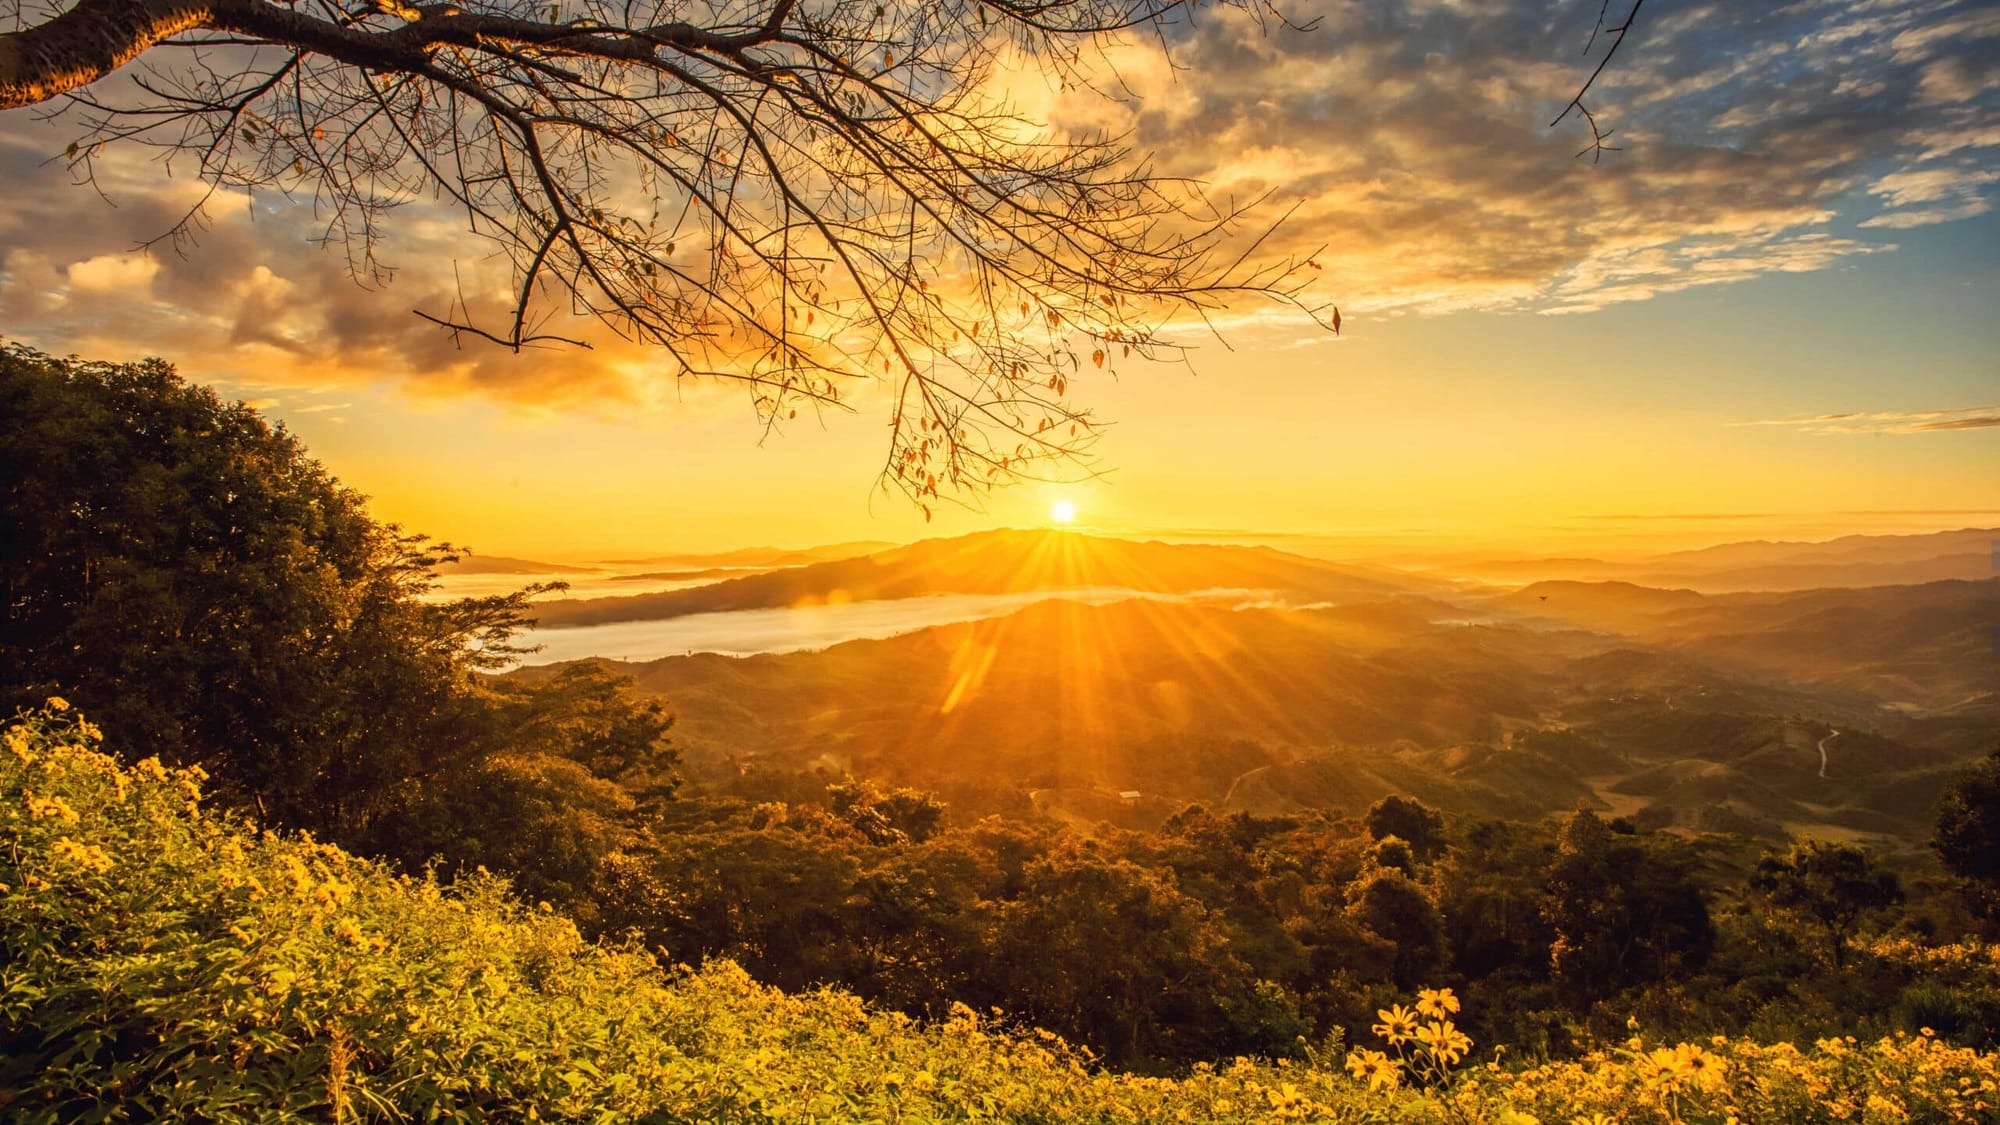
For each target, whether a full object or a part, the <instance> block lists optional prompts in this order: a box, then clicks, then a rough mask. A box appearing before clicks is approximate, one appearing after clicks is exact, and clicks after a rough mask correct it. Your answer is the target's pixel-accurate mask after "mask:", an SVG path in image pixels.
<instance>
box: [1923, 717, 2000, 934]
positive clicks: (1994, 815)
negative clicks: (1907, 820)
mask: <svg viewBox="0 0 2000 1125" xmlns="http://www.w3.org/2000/svg"><path fill="white" fill-rule="evenodd" d="M1931 848H1932V850H1934V851H1936V852H1937V856H1938V859H1940V860H1942V861H1943V862H1944V865H1945V868H1946V869H1947V870H1949V871H1951V873H1952V874H1954V875H1957V876H1959V877H1960V878H1962V879H1965V880H1966V881H1967V882H1968V883H1969V884H1971V886H1972V887H1973V888H1975V898H1976V899H1977V900H1978V901H1979V904H1980V906H1981V907H1982V908H1983V909H1984V910H1985V911H1986V912H1987V913H2000V750H1996V751H1994V752H1993V753H1992V754H1990V755H1988V756H1987V757H1986V758H1985V759H1984V760H1982V761H1981V762H1979V763H1978V764H1977V765H1975V766H1973V767H1972V768H1971V769H1969V770H1967V771H1966V773H1965V776H1964V777H1961V778H1960V779H1959V780H1958V782H1957V784H1955V785H1953V786H1952V787H1951V788H1950V789H1949V790H1947V791H1946V792H1945V795H1944V799H1943V801H1941V802H1940V803H1939V805H1938V816H1937V833H1936V835H1935V836H1933V837H1932V839H1931Z"/></svg>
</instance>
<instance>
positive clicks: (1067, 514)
mask: <svg viewBox="0 0 2000 1125" xmlns="http://www.w3.org/2000/svg"><path fill="white" fill-rule="evenodd" d="M1049 520H1050V521H1051V522H1053V523H1061V524H1070V523H1075V522H1076V505H1075V504H1072V503H1070V502H1069V501H1067V500H1058V501H1056V502H1055V503H1053V504H1051V505H1049Z"/></svg>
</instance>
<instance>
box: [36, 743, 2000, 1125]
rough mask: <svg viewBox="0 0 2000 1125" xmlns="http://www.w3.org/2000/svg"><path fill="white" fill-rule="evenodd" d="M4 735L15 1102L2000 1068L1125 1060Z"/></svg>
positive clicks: (1976, 1063)
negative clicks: (887, 995) (322, 839)
mask: <svg viewBox="0 0 2000 1125" xmlns="http://www.w3.org/2000/svg"><path fill="white" fill-rule="evenodd" d="M5 737H6V740H7V746H8V749H9V752H8V753H6V754H0V810H4V811H0V845H4V847H0V880H3V881H4V882H3V883H0V954H4V957H5V963H6V964H7V966H8V980H9V990H8V991H9V1001H8V1003H7V1005H6V1006H5V1008H4V1010H0V1044H4V1045H5V1048H6V1050H5V1053H4V1055H0V1111H4V1112H5V1113H6V1115H7V1116H8V1118H9V1119H10V1120H18V1121H35V1122H39V1121H62V1120H74V1119H79V1118H87V1119H90V1120H101V1121H142V1120H201V1121H212V1122H218V1123H227V1125H234V1123H237V1122H246V1123H247V1122H252V1121H264V1120H274V1119H305V1120H337V1121H393V1120H453V1121H475V1120H605V1121H730V1122H744V1123H749V1122H777V1121H797V1120H819V1121H828V1122H836V1121H878V1120H902V1121H913V1122H914V1121H946V1120H952V1121H958V1120H969V1119H972V1118H973V1117H974V1116H975V1111H976V1116H977V1117H979V1118H983V1119H994V1120H1016V1121H1051V1122H1054V1121H1083V1120H1090V1121H1106V1122H1132V1123H1138V1122H1148V1121H1163V1120H1187V1121H1214V1122H1241V1123H1247V1122H1250V1121H1268V1120H1298V1121H1305V1120H1316V1121H1326V1120H1355V1119H1364V1118H1386V1119H1392V1120H1398V1121H1409V1122H1417V1123H1431V1122H1443V1121H1446V1120H1453V1121H1462V1120H1464V1119H1465V1118H1464V1117H1463V1114H1465V1113H1466V1112H1467V1111H1468V1109H1469V1110H1470V1111H1471V1112H1472V1113H1474V1114H1476V1115H1478V1119H1480V1120H1496V1121H1498V1120H1516V1121H1518V1120H1522V1119H1524V1118H1523V1115H1524V1114H1534V1115H1546V1116H1545V1117H1544V1118H1543V1119H1546V1120H1568V1119H1571V1118H1572V1117H1573V1116H1574V1115H1577V1114H1588V1113H1598V1112H1617V1111H1618V1110H1619V1108H1620V1107H1621V1106H1624V1105H1627V1104H1630V1102H1631V1100H1632V1099H1634V1098H1654V1097H1671V1098H1672V1099H1673V1102H1672V1104H1673V1105H1675V1106H1676V1107H1677V1108H1678V1109H1680V1110H1681V1111H1684V1112H1685V1113H1686V1114H1688V1115H1689V1117H1690V1119H1697V1118H1694V1116H1693V1115H1695V1114H1701V1115H1703V1116H1702V1117H1701V1118H1699V1119H1707V1118H1709V1117H1717V1116H1718V1115H1720V1114H1721V1113H1722V1112H1723V1108H1724V1107H1725V1106H1727V1107H1729V1108H1730V1109H1731V1110H1732V1111H1739V1112H1743V1113H1750V1114H1755V1115H1757V1116H1756V1117H1753V1118H1752V1119H1759V1120H1807V1119H1812V1118H1810V1116H1809V1115H1810V1114H1814V1113H1817V1112H1819V1111H1820V1110H1822V1109H1824V1108H1825V1102H1826V1097H1825V1093H1824V1090H1825V1089H1826V1088H1827V1084H1828V1083H1829V1082H1830V1081H1831V1080H1833V1079H1834V1078H1835V1077H1837V1078H1838V1081H1839V1083H1840V1088H1841V1089H1842V1090H1843V1091H1845V1094H1844V1095H1843V1097H1844V1098H1846V1099H1850V1100H1851V1103H1852V1104H1853V1105H1855V1106H1859V1105H1861V1104H1863V1103H1864V1101H1872V1100H1873V1099H1877V1098H1884V1097H1894V1098H1896V1099H1897V1103H1896V1104H1898V1105H1899V1106H1904V1107H1908V1112H1910V1113H1911V1114H1912V1119H1914V1120H1936V1121H1946V1120H1972V1119H1973V1118H1972V1117H1968V1116H1966V1113H1967V1112H1983V1111H1979V1110H1977V1108H1976V1106H1975V1105H1974V1104H1973V1103H1974V1099H1975V1098H1976V1097H1977V1096H1978V1094H1977V1091H1979V1090H1981V1089H1990V1088H1991V1086H1992V1084H1993V1083H1994V1082H1995V1080H1996V1079H2000V1057H1996V1056H1994V1055H1992V1054H1990V1053H1981V1052H1979V1051H1976V1050H1973V1049H1970V1048H1955V1047H1950V1046H1947V1045H1945V1044H1943V1043H1940V1042H1936V1041H1934V1040H1932V1039H1931V1038H1929V1037H1928V1029H1926V1034H1925V1036H1922V1037H1919V1036H1912V1035H1908V1034H1905V1033H1902V1032H1897V1033H1895V1034H1892V1035H1885V1036H1884V1037H1882V1038H1881V1039H1879V1040H1876V1041H1868V1042H1862V1043H1859V1044H1857V1045H1854V1046H1849V1045H1848V1044H1847V1043H1845V1042H1844V1041H1843V1042H1837V1043H1835V1044H1833V1045H1830V1046H1822V1047H1818V1048H1806V1049H1788V1050H1785V1051H1783V1052H1782V1053H1780V1052H1777V1051H1772V1050H1768V1049H1766V1048H1762V1047H1760V1046H1758V1045H1757V1044H1756V1043H1755V1042H1753V1041H1751V1040H1749V1039H1728V1038H1724V1037H1720V1036H1718V1037H1715V1038H1714V1039H1711V1040H1705V1041H1704V1046H1702V1047H1698V1048H1697V1047H1689V1046H1679V1047H1674V1046H1670V1045H1662V1046H1660V1047H1659V1048H1658V1050H1656V1051H1655V1052H1654V1053H1653V1054H1652V1055H1643V1054H1642V1055H1635V1054H1633V1053H1631V1052H1610V1051H1596V1052H1592V1053H1589V1054H1587V1055H1585V1056H1583V1057H1581V1058H1578V1059H1576V1060H1573V1061H1569V1062H1561V1063H1548V1064H1544V1065H1542V1066H1540V1067H1537V1068H1535V1069H1534V1070H1533V1071H1532V1072H1529V1073H1523V1074H1517V1073H1514V1072H1512V1071H1511V1070H1508V1069H1502V1068H1499V1067H1497V1066H1496V1067H1494V1068H1491V1069H1489V1068H1486V1067H1481V1066H1473V1065H1470V1061H1471V1060H1470V1059H1468V1058H1466V1057H1465V1056H1464V1055H1463V1054H1462V1052H1463V1051H1465V1050H1468V1049H1472V1048H1475V1047H1477V1046H1478V1045H1477V1044H1472V1043H1470V1042H1469V1041H1467V1042H1465V1044H1464V1045H1463V1046H1462V1047H1454V1049H1453V1050H1452V1051H1450V1052H1449V1054H1448V1055H1447V1054H1445V1053H1439V1054H1436V1055H1433V1056H1430V1057H1428V1058H1427V1057H1426V1056H1425V1054H1424V1053H1423V1051H1422V1049H1421V1048H1418V1047H1417V1044H1416V1043H1415V1041H1414V1040H1407V1039H1405V1038H1399V1037H1396V1036H1395V1035H1394V1034H1393V1032H1392V1035H1391V1038H1390V1039H1389V1041H1388V1042H1386V1043H1384V1044H1383V1046H1385V1047H1386V1048H1388V1050H1389V1051H1391V1052H1394V1057H1392V1056H1391V1055H1389V1054H1380V1053H1377V1052H1376V1051H1374V1050H1373V1049H1372V1048H1367V1047H1359V1046H1358V1047H1357V1049H1356V1050H1355V1051H1352V1052H1348V1053H1346V1054H1345V1056H1344V1057H1343V1055H1342V1053H1341V1051H1340V1050H1339V1048H1338V1047H1337V1046H1335V1047H1333V1048H1331V1049H1329V1050H1326V1051H1324V1052H1323V1053H1310V1054H1308V1055H1307V1056H1306V1057H1305V1058H1304V1059H1302V1060H1298V1061H1290V1060H1288V1061H1281V1062H1276V1063H1272V1062H1253V1061H1249V1060H1241V1059H1239V1060H1237V1061H1236V1062H1235V1063H1234V1064H1231V1065H1228V1066H1225V1067H1203V1068H1199V1069H1196V1070H1194V1071H1192V1072H1191V1073H1188V1074H1186V1075H1184V1076H1181V1077H1174V1078H1141V1077H1134V1076H1131V1075H1122V1074H1116V1073H1110V1072H1106V1071H1103V1070H1100V1069H1097V1068H1096V1067H1094V1066H1093V1065H1092V1062H1091V1060H1090V1059H1089V1058H1088V1057H1087V1056H1086V1055H1084V1054H1083V1053H1081V1052H1078V1051H1076V1050H1074V1049H1072V1048H1070V1047H1068V1046H1067V1045H1065V1044H1064V1043H1063V1042H1062V1041H1061V1040H1059V1039H1056V1038H1054V1037H1052V1036H1048V1035H1047V1034H1046V1033H1035V1034H1031V1033H1029V1032H1027V1031H1025V1030H1021V1029H1016V1028H1014V1027H1011V1026H1010V1025H1009V1024H1008V1023H1007V1022H1006V1021H1005V1020H1004V1019H996V1018H993V1017H990V1016H984V1015H981V1014H978V1013H975V1012H974V1011H973V1010H972V1009H970V1008H967V1007H965V1006H963V1005H958V1006H955V1007H954V1008H953V1009H952V1011H951V1013H950V1014H949V1016H948V1017H947V1018H946V1019H943V1020H940V1021H936V1022H932V1023H927V1024H918V1023H913V1022H912V1021H911V1020H909V1019H908V1018H906V1017H903V1016H900V1015H896V1014H892V1013H886V1012H883V1011H880V1010H876V1009H873V1008H870V1007H868V1006H866V1005H864V1004H862V1003H861V1002H859V1001H857V1000H856V999H854V998H853V997H852V996H850V995H848V994H845V993H841V992H838V991H832V990H818V991H813V992H809V993H805V994H800V995H788V994H785V993H782V992H779V991H777V990H775V989H771V988H767V987H764V986H761V985H758V984H756V983H754V982H752V981H751V980H750V979H749V978H748V977H747V976H746V975H745V974H744V973H743V972H742V971H741V970H740V969H737V968H736V967H735V966H734V965H731V964H729V963H727V962H720V963H715V964H711V965H709V966H708V967H706V968H704V969H702V970H701V971H699V972H691V971H685V970H681V971H674V972H668V971H665V970H663V969H662V968H661V967H660V966H659V965H658V963H657V962H655V961H654V959H653V958H652V957H651V956H650V955H648V954H646V953H644V952H641V951H639V950H636V949H633V948H629V947H624V948H620V947H606V946H601V945H595V944H592V943H589V942H586V941H584V940H583V939H581V938H580V937H579V936H578V933H577V929H576V927H575V926H574V925H573V924H572V923H571V922H570V921H569V920H568V919H566V918H564V917H562V916H560V915H558V914H555V913H553V912H550V911H548V910H547V909H546V908H544V909H542V910H533V909H529V908H527V907H526V906H525V905H523V904H519V903H516V902H514V901H512V900H510V898H509V897H508V896H507V894H506V892H505V889H504V886H503V885H501V884H500V883H498V882H497V881H496V880H493V879H491V878H488V877H484V876H482V877H479V878H474V879H470V880H467V881H466V882H464V883H461V884H460V885H458V886H455V887H444V886H440V885H439V884H438V883H437V882H436V881H435V880H434V879H433V878H431V877H428V876H427V877H425V878H423V879H411V878H408V877H406V876H398V875H396V874H394V873H393V872H391V871H390V870H389V869H387V868H385V867H382V866H380V865H377V864H374V863H370V862H367V861H363V860H358V859H356V858H354V857H352V856H350V855H348V854H346V853H344V852H342V851H341V850H340V849H338V848H335V847H331V846H328V845H322V844H316V843H313V842H312V841H310V840H307V839H301V838H297V837H291V836H282V835H279V834H275V833H265V834H259V833H257V832H255V831H254V830H253V828H252V826H250V825H247V824H245V823H243V822H240V821H236V820H232V819H229V818H228V817H226V816H224V817H217V816H215V815H214V814H213V813H212V812H204V811H203V809H202V808H201V806H200V804H199V803H198V801H199V798H198V789H199V783H200V780H201V779H200V777H199V775H196V774H191V773H182V772H180V771H170V770H165V769H162V768H160V766H159V764H158V762H157V760H155V759H150V758H149V759H145V760H144V761H141V762H140V763H139V765H138V766H136V767H132V768H127V767H124V766H121V765H120V764H119V763H118V761H117V760H116V759H114V758H111V757H109V756H107V755H104V754H101V753H98V752H96V751H93V750H89V749H85V748H84V747H83V746H81V745H79V744H78V743H79V742H82V741H87V740H88V737H87V730H86V729H85V728H82V727H79V726H78V725H76V724H74V723H73V722H72V721H71V719H70V716H68V715H66V714H64V713H62V712H60V711H55V710H45V711H42V712H40V713H38V714H34V715H29V716H26V717H25V718H24V720H22V721H17V722H16V723H15V724H13V725H11V726H10V727H9V728H8V729H7V731H6V732H5ZM56 934H60V935H62V937H63V940H51V935H56ZM1442 996H1450V994H1449V993H1445V994H1442ZM1441 1002H1442V1001H1441V999H1440V994H1435V993H1433V994H1429V995H1428V996H1427V997H1426V998H1425V1000H1424V1001H1423V1003H1424V1004H1425V1005H1437V1004H1440V1003H1441ZM1458 1009H1459V1002H1458V1000H1457V999H1456V997H1451V999H1450V1007H1449V1011H1454V1012H1455V1011H1457V1010H1458ZM1429 1010H1430V1011H1433V1012H1435V1013H1437V1015H1438V1016H1439V1017H1441V1022H1440V1023H1439V1024H1438V1025H1437V1027H1438V1028H1451V1025H1450V1023H1449V1020H1450V1016H1449V1015H1448V1014H1447V1012H1446V1009H1444V1008H1442V1007H1431V1008H1430V1009H1429ZM1435 1030H1436V1029H1435V1028H1434V1031H1435ZM1451 1031H1452V1034H1453V1035H1456V1034H1457V1033H1456V1029H1455V1028H1451ZM1357 1038H1359V1037H1357ZM1374 1041H1376V1040H1375V1039H1373V1038H1370V1039H1368V1040H1363V1042H1374ZM1404 1043H1407V1044H1408V1045H1407V1046H1399V1045H1400V1044H1404ZM1475 1057H1477V1056H1475ZM1398 1060H1408V1061H1406V1062H1399V1061H1398ZM1688 1060H1696V1061H1699V1062H1700V1063H1701V1065H1700V1066H1698V1067H1697V1066H1693V1065H1690V1064H1689V1062H1688ZM1426 1064H1428V1065H1430V1066H1431V1069H1430V1070H1429V1072H1428V1073H1429V1076H1430V1079H1431V1081H1430V1083H1429V1088H1428V1090H1420V1089H1418V1088H1416V1083H1415V1082H1414V1081H1413V1079H1414V1077H1415V1075H1416V1074H1417V1073H1418V1072H1419V1068H1420V1067H1422V1066H1424V1065H1426ZM1405 1068H1408V1069H1407V1074H1406V1069H1405ZM1453 1071H1457V1073H1456V1074H1453V1073H1452V1072H1453ZM1447 1075H1449V1076H1450V1077H1449V1078H1448V1079H1446V1080H1447V1081H1449V1082H1450V1087H1449V1094H1448V1095H1447V1094H1445V1093H1442V1092H1440V1091H1439V1089H1438V1087H1437V1080H1438V1079H1439V1078H1440V1077H1441V1076H1447ZM1663 1091H1664V1093H1663ZM1965 1091H1971V1092H1972V1093H1966V1092H1965Z"/></svg>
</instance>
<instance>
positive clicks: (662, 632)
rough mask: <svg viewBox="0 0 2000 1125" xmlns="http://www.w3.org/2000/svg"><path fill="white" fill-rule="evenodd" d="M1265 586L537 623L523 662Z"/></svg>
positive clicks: (843, 634)
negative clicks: (554, 625)
mask: <svg viewBox="0 0 2000 1125" xmlns="http://www.w3.org/2000/svg"><path fill="white" fill-rule="evenodd" d="M1270 596H1271V594H1270V592H1269V591H1266V590H1228V589H1216V590H1200V591H1197V592H1195V593H1192V594H1156V593H1148V592H1146V591H1143V590H1132V589H1126V588H1124V587H1115V586H1090V587H1081V588H1076V589H1068V590H1030V591H1025V592H1022V593H1016V594H931V595H927V596H924V597H917V598H898V599H895V600H892V601H866V602H849V603H847V604H845V605H816V606H805V607H800V608H796V609H745V610H732V611H730V612H726V613H696V614H689V615H687V616H685V617H673V618H667V619H665V620H661V621H620V622H615V623H613V624H609V625H589V626H583V627H579V628H570V629H536V630H534V631H533V632H531V633H528V634H527V635H526V637H525V639H526V640H527V641H528V642H529V643H531V644H538V645H541V646H542V647H541V650H540V651H539V652H536V653H533V654H531V655H529V656H528V657H526V659H525V660H524V663H528V664H551V663H555V662H558V661H563V660H582V659H585V658H587V657H593V656H596V657H604V658H607V659H611V660H658V659H660V658H661V657H666V656H684V655H687V654H689V653H694V652H719V653H723V654H724V655H729V656H749V655H753V654H755V653H763V652H798V651H801V650H804V649H817V648H826V647H828V646H830V645H836V644H839V643H841V642H842V641H855V640H864V639H870V638H881V637H893V636H897V635H898V634H902V633H910V632H915V631H916V630H918V629H928V628H930V627H932V626H935V625H951V624H956V623H958V622H962V621H978V620H981V619H983V618H987V617H1000V616H1003V615H1005V614H1009V613H1012V612H1014V611H1015V610H1018V609H1021V608H1023V607H1025V606H1029V605H1032V604H1034V603H1035V602H1043V601H1052V600H1068V601H1078V602H1086V603H1089V604H1091V605H1106V604H1109V603H1111V602H1119V601H1126V600H1129V599H1133V598H1146V599H1151V600H1153V601H1169V602H1189V603H1218V602H1219V603H1225V604H1240V603H1243V602H1246V601H1263V600H1266V599H1268V598H1269V597H1270Z"/></svg>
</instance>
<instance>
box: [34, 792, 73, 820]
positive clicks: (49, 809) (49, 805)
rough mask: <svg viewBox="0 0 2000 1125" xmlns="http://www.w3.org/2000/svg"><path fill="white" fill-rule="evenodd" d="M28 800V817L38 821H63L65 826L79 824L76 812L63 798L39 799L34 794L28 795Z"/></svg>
mask: <svg viewBox="0 0 2000 1125" xmlns="http://www.w3.org/2000/svg"><path fill="white" fill-rule="evenodd" d="M27 798H28V815H29V816H31V817H33V818H34V819H36V820H50V819H55V820H60V821H62V822H63V823H64V824H75V823H76V822H77V819H78V818H77V815H76V810H75V809H73V808H70V807H69V802H67V801H65V800H63V799H62V798H61V797H37V796H35V795H34V794H33V793H29V794H27Z"/></svg>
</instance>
